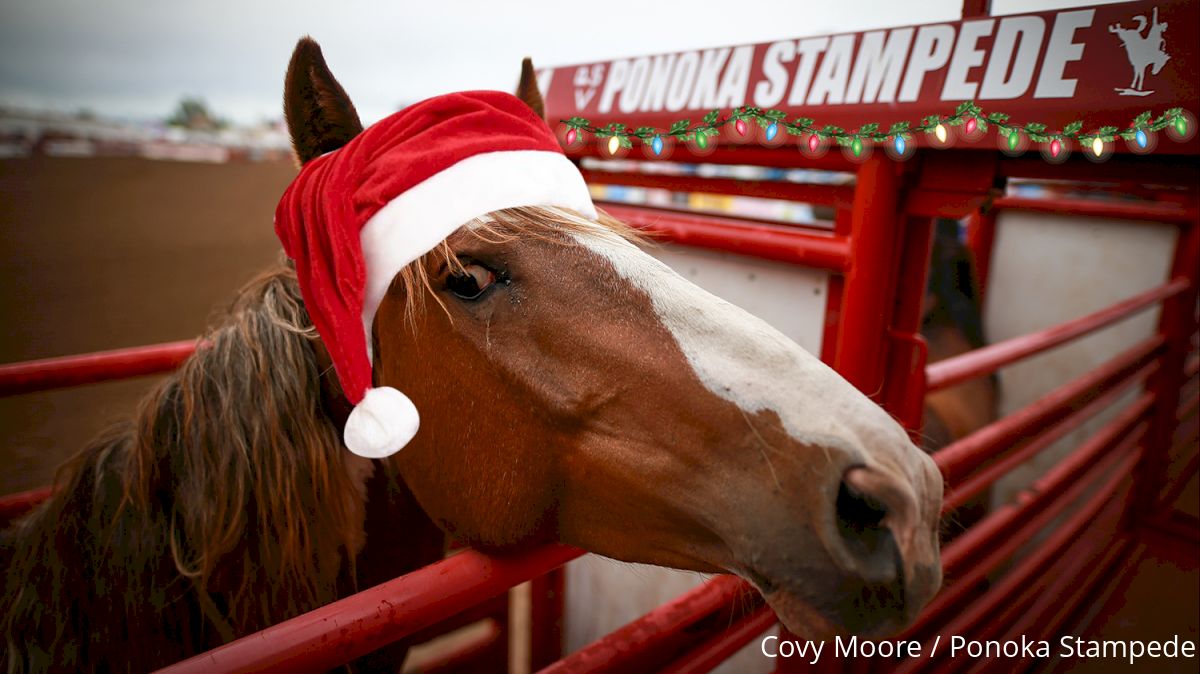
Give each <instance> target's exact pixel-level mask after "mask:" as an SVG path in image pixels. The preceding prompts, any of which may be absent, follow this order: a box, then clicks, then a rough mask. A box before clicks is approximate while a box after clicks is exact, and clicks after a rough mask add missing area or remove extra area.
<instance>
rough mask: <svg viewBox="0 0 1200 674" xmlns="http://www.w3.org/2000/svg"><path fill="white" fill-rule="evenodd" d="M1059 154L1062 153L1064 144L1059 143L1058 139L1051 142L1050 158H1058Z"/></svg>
mask: <svg viewBox="0 0 1200 674" xmlns="http://www.w3.org/2000/svg"><path fill="white" fill-rule="evenodd" d="M1059 152H1062V143H1060V142H1058V139H1057V138H1055V139H1054V140H1052V141H1050V156H1051V157H1057V156H1058V153H1059Z"/></svg>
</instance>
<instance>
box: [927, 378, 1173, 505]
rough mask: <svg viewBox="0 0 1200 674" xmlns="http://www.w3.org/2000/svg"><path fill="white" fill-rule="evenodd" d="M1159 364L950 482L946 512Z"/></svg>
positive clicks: (1145, 399)
mask: <svg viewBox="0 0 1200 674" xmlns="http://www.w3.org/2000/svg"><path fill="white" fill-rule="evenodd" d="M1157 367H1158V363H1150V364H1148V365H1146V366H1145V367H1143V368H1142V369H1141V370H1138V371H1137V372H1135V373H1133V374H1132V375H1130V376H1129V377H1128V378H1127V379H1125V380H1124V381H1122V382H1120V383H1119V384H1117V385H1115V386H1113V388H1112V389H1111V390H1110V391H1108V392H1107V393H1105V394H1104V395H1102V396H1100V397H1099V398H1096V399H1095V400H1093V401H1092V402H1090V403H1088V404H1087V405H1086V406H1084V407H1083V408H1082V409H1079V410H1077V411H1076V412H1074V413H1072V414H1071V416H1069V417H1067V418H1066V419H1063V420H1062V421H1060V422H1058V423H1057V424H1055V425H1053V426H1051V427H1050V428H1048V429H1046V430H1044V431H1042V432H1041V433H1040V434H1039V435H1038V436H1037V437H1036V438H1034V439H1033V440H1032V441H1031V442H1029V443H1027V444H1025V445H1023V446H1020V447H1018V448H1017V449H1015V450H1012V451H1010V452H1008V453H1006V454H1004V455H1003V456H1001V457H1000V458H999V459H997V460H996V461H994V462H992V463H989V464H987V465H986V466H984V467H983V468H981V469H980V470H979V471H977V472H975V473H973V474H972V475H971V476H970V477H968V478H967V479H965V480H963V481H962V482H961V483H958V484H954V485H948V486H947V492H946V496H945V498H944V499H942V512H943V513H948V512H951V511H952V510H954V509H955V508H958V507H959V506H961V505H962V504H963V503H966V502H967V501H968V500H970V499H971V498H972V497H973V496H975V495H976V494H978V493H980V492H982V491H983V490H984V489H987V488H988V486H990V485H991V484H992V483H993V482H995V481H996V480H998V479H1000V477H1001V476H1003V475H1007V474H1008V473H1009V472H1010V471H1012V470H1013V469H1014V468H1016V467H1017V466H1019V465H1021V464H1023V463H1025V462H1026V461H1028V460H1029V459H1031V458H1033V457H1034V456H1036V455H1038V454H1040V453H1042V452H1043V451H1045V450H1046V448H1048V447H1050V445H1053V444H1054V443H1055V442H1058V441H1059V440H1060V439H1062V438H1063V437H1064V436H1066V434H1067V433H1070V432H1071V431H1074V430H1075V429H1077V428H1079V427H1080V426H1082V425H1083V423H1084V422H1086V421H1087V420H1088V419H1091V418H1092V417H1094V416H1096V415H1097V414H1099V413H1100V412H1101V411H1102V410H1105V409H1107V408H1108V407H1109V406H1110V405H1112V404H1113V403H1114V402H1116V401H1117V400H1118V399H1119V398H1120V397H1121V396H1122V395H1124V393H1125V391H1127V390H1128V389H1129V387H1130V386H1132V385H1134V384H1135V383H1138V382H1140V381H1142V380H1143V379H1144V378H1145V377H1146V376H1147V375H1148V374H1150V373H1151V372H1152V371H1154V370H1155V369H1156V368H1157ZM1152 403H1153V400H1152V399H1151V398H1150V397H1149V396H1143V397H1142V398H1141V399H1139V400H1138V401H1136V402H1134V403H1133V405H1135V406H1143V407H1144V409H1143V410H1142V411H1143V412H1144V411H1145V410H1146V409H1149V407H1150V405H1151V404H1152Z"/></svg>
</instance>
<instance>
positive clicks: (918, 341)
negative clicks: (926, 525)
mask: <svg viewBox="0 0 1200 674" xmlns="http://www.w3.org/2000/svg"><path fill="white" fill-rule="evenodd" d="M932 241H933V220H932V219H930V218H923V217H913V218H905V221H904V238H903V239H902V241H901V247H900V270H899V272H898V274H897V276H896V289H895V293H896V305H895V308H894V309H893V310H892V314H893V318H892V327H891V329H890V330H889V331H888V338H889V340H890V341H891V344H890V346H889V349H888V369H887V374H886V376H885V378H884V382H883V400H882V402H883V406H884V408H885V409H887V411H889V412H891V413H892V415H893V416H895V417H896V418H897V419H898V420H899V421H900V423H901V424H903V425H904V427H905V428H907V429H909V432H910V433H911V434H912V436H913V440H914V441H919V440H920V431H921V427H922V425H923V423H924V415H925V393H926V390H925V367H926V365H925V364H926V362H927V360H928V358H929V348H928V346H927V345H926V343H925V338H924V337H922V336H921V318H922V309H923V306H924V304H925V288H926V286H927V285H928V276H929V256H930V253H931V252H932V245H931V244H932Z"/></svg>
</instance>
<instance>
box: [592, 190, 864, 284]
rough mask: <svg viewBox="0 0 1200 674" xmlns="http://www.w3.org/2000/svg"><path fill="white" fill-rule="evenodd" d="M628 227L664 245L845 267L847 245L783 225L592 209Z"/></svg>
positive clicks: (609, 206)
mask: <svg viewBox="0 0 1200 674" xmlns="http://www.w3.org/2000/svg"><path fill="white" fill-rule="evenodd" d="M597 205H598V206H600V207H601V208H603V209H604V210H605V211H607V212H608V214H609V215H611V216H613V217H614V218H617V219H618V220H621V221H622V222H624V223H625V224H627V225H630V226H631V227H636V228H637V229H640V230H642V231H644V232H646V233H648V234H650V235H652V236H653V237H655V238H658V239H662V240H665V241H668V242H670V243H677V244H684V245H688V246H695V247H697V248H707V249H710V250H720V251H725V252H728V253H737V254H738V255H748V256H751V257H757V258H762V259H765V260H775V261H777V262H788V263H791V264H796V265H804V266H806V267H815V268H817V269H828V270H831V271H843V270H845V269H847V268H848V267H849V265H850V242H849V241H848V240H847V239H846V238H845V237H840V236H829V235H822V234H817V233H813V232H808V231H805V230H804V229H802V228H800V227H789V226H786V225H764V224H753V223H751V222H748V221H744V220H736V219H734V218H726V217H721V216H716V215H699V214H696V213H685V212H682V211H672V210H667V209H652V208H646V207H642V206H627V205H623V204H617V203H612V202H600V203H598V204H597Z"/></svg>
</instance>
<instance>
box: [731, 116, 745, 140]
mask: <svg viewBox="0 0 1200 674" xmlns="http://www.w3.org/2000/svg"><path fill="white" fill-rule="evenodd" d="M733 126H734V128H735V129H737V132H738V134H739V135H742V136H744V135H746V122H745V120H742V119H738V120H737V121H735V122H734V123H733Z"/></svg>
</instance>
